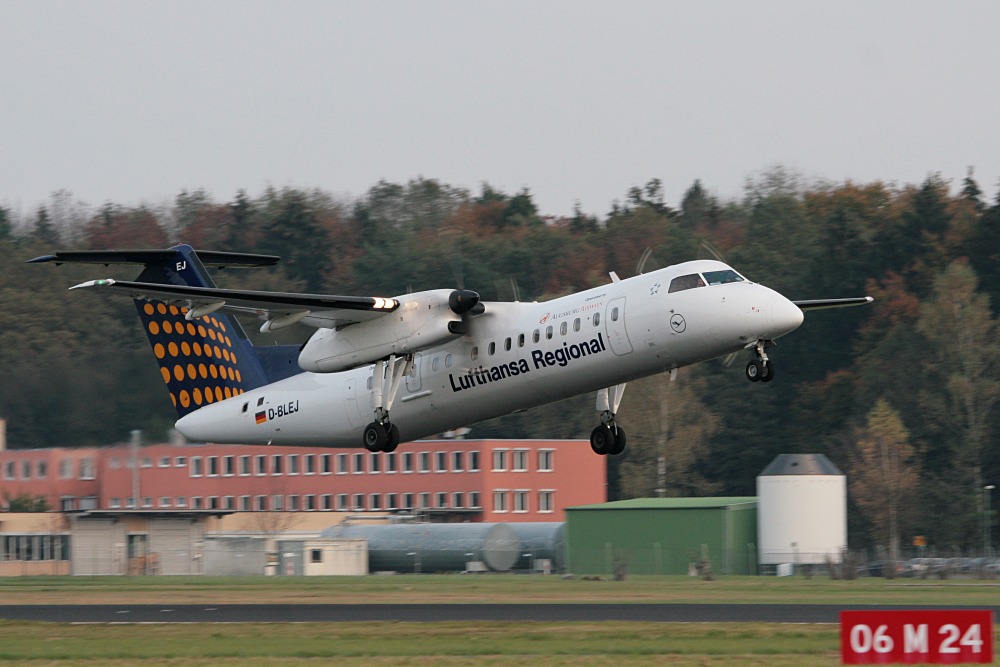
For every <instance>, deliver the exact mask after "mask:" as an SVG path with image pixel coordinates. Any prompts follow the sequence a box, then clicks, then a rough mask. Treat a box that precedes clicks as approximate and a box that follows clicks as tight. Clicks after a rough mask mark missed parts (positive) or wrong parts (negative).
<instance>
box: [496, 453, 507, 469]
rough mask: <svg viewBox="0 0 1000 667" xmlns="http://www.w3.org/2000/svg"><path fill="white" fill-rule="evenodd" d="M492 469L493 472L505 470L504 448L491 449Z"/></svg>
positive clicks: (505, 457)
mask: <svg viewBox="0 0 1000 667" xmlns="http://www.w3.org/2000/svg"><path fill="white" fill-rule="evenodd" d="M493 470H494V471H495V472H503V471H505V470H507V450H506V449H494V450H493Z"/></svg>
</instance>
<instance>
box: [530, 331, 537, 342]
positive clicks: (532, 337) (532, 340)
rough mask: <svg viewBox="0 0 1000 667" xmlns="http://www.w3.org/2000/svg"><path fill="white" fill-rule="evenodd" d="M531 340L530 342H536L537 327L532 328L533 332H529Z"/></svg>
mask: <svg viewBox="0 0 1000 667" xmlns="http://www.w3.org/2000/svg"><path fill="white" fill-rule="evenodd" d="M531 342H532V343H537V342H538V329H535V330H534V331H533V332H532V333H531Z"/></svg>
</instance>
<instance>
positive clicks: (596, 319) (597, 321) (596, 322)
mask: <svg viewBox="0 0 1000 667" xmlns="http://www.w3.org/2000/svg"><path fill="white" fill-rule="evenodd" d="M600 325H601V314H600V313H594V326H595V327H597V326H600Z"/></svg>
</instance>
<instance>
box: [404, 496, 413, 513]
mask: <svg viewBox="0 0 1000 667" xmlns="http://www.w3.org/2000/svg"><path fill="white" fill-rule="evenodd" d="M403 509H404V510H412V509H413V494H412V493H404V494H403Z"/></svg>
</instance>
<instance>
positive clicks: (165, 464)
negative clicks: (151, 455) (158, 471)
mask: <svg viewBox="0 0 1000 667" xmlns="http://www.w3.org/2000/svg"><path fill="white" fill-rule="evenodd" d="M159 466H160V467H161V468H169V467H170V457H169V456H161V457H160V463H159Z"/></svg>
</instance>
